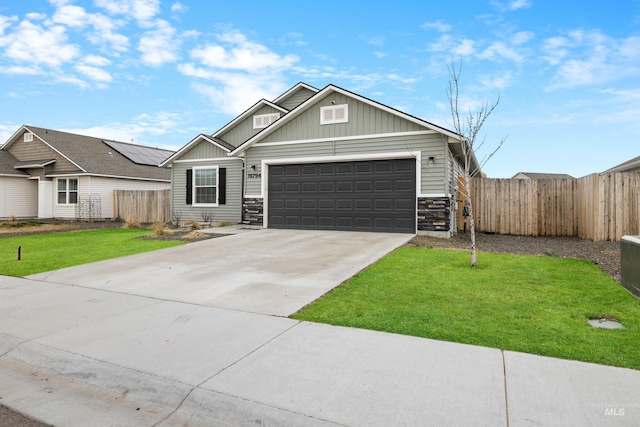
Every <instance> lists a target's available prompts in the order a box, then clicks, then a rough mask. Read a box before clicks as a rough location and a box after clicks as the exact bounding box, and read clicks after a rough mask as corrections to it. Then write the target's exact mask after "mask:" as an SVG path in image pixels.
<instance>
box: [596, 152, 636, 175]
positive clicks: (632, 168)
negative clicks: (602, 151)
mask: <svg viewBox="0 0 640 427" xmlns="http://www.w3.org/2000/svg"><path fill="white" fill-rule="evenodd" d="M604 172H605V173H614V172H640V156H639V157H634V158H633V159H631V160H627V161H626V162H622V163H620V164H619V165H617V166H614V167H612V168H611V169H607V170H606V171H604Z"/></svg>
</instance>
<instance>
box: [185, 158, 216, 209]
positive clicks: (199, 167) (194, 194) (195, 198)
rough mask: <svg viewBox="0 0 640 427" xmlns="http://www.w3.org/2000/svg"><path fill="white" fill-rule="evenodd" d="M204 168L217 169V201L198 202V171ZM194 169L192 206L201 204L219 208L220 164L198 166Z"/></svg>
mask: <svg viewBox="0 0 640 427" xmlns="http://www.w3.org/2000/svg"><path fill="white" fill-rule="evenodd" d="M203 169H205V170H206V169H215V170H216V202H215V203H198V198H197V197H196V188H197V187H196V171H197V170H203ZM192 170H193V178H192V180H193V181H192V183H191V200H192V206H200V207H207V208H217V207H218V205H219V202H218V201H219V200H220V199H219V198H220V166H218V165H215V166H196V167H194V168H192Z"/></svg>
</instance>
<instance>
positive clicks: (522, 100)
mask: <svg viewBox="0 0 640 427" xmlns="http://www.w3.org/2000/svg"><path fill="white" fill-rule="evenodd" d="M301 3H303V4H301ZM452 58H453V59H455V60H456V61H460V62H461V64H462V74H461V86H460V92H461V95H462V101H463V105H464V108H465V110H466V109H467V108H469V109H471V110H472V111H474V110H475V109H476V108H477V107H478V106H479V105H480V104H481V103H482V102H483V101H494V100H496V99H497V97H498V96H499V97H500V103H499V105H498V107H497V109H496V110H495V112H494V114H493V115H492V116H491V117H490V119H489V121H488V122H487V124H486V125H485V127H484V129H483V131H484V132H483V135H482V136H486V141H485V144H484V146H483V147H482V149H480V150H479V152H478V157H479V158H480V159H482V158H483V157H484V156H485V155H486V154H487V153H488V152H490V151H491V150H492V149H493V148H495V147H496V145H497V143H498V141H499V140H500V139H501V138H503V137H505V136H507V141H506V143H505V145H504V146H503V148H501V149H500V150H499V151H498V152H497V153H496V155H495V156H494V157H493V158H491V159H490V161H489V162H487V164H486V165H485V167H484V172H485V173H486V174H487V175H488V176H490V177H497V178H508V177H511V176H513V175H514V174H516V173H517V172H521V171H528V172H550V173H569V174H571V175H573V176H576V177H580V176H584V175H588V174H590V173H594V172H601V171H604V170H606V169H608V168H610V167H613V166H615V165H617V164H619V163H622V162H624V161H626V160H629V159H631V158H633V157H636V156H640V136H639V135H640V0H614V1H611V2H603V1H596V2H585V1H584V0H581V1H573V0H553V1H550V0H546V1H542V0H466V1H460V0H459V1H455V2H443V1H427V0H425V1H418V2H416V1H404V0H396V1H394V2H388V1H385V2H382V1H375V0H372V1H366V2H365V1H362V2H360V1H344V0H342V1H334V0H324V1H319V2H301V1H299V0H298V1H288V0H281V1H277V2H264V1H255V2H254V1H238V2H232V1H226V2H222V1H211V0H207V1H204V0H198V1H196V0H180V1H164V0H49V1H46V0H21V1H11V2H8V1H5V2H2V3H0V100H1V105H2V108H1V109H0V143H1V142H4V141H6V140H7V139H8V138H9V137H10V136H11V135H12V134H13V133H14V132H15V131H16V130H17V129H18V128H19V126H20V125H22V124H32V125H35V126H40V127H47V128H52V129H57V130H65V131H71V132H77V133H81V134H87V135H93V136H98V137H102V138H109V139H116V140H120V141H125V142H131V141H134V142H135V143H139V144H144V145H152V146H158V147H163V148H170V149H178V148H180V147H181V146H183V145H184V144H186V143H187V142H189V141H190V140H191V139H192V138H193V137H195V136H196V135H198V134H200V133H212V132H214V131H216V130H217V129H219V128H220V127H222V126H223V125H225V124H226V123H227V122H228V121H230V120H231V119H232V118H233V117H234V116H235V115H236V114H238V113H240V112H242V111H243V110H245V109H246V108H248V107H250V106H251V105H252V104H253V103H255V102H256V101H257V100H259V99H260V98H266V99H274V98H275V97H277V96H278V95H280V94H281V93H282V92H284V91H285V90H286V89H288V88H289V87H291V86H293V85H294V84H296V83H297V82H300V81H303V82H305V83H308V84H310V85H313V86H315V87H317V88H322V87H324V86H326V85H327V84H335V85H337V86H340V87H343V88H345V89H348V90H351V91H354V92H356V93H359V94H361V95H364V96H366V97H368V98H371V99H374V100H376V101H378V102H381V103H383V104H386V105H389V106H391V107H394V108H398V109H400V110H402V111H405V112H407V113H409V114H412V115H414V116H417V117H420V118H422V119H425V120H428V121H430V122H433V123H435V124H438V125H440V126H445V127H448V128H451V119H450V113H449V104H448V100H447V94H446V87H447V84H448V82H449V80H450V77H449V74H448V65H449V63H450V61H451V59H452Z"/></svg>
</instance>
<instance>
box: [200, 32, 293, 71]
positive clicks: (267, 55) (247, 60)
mask: <svg viewBox="0 0 640 427" xmlns="http://www.w3.org/2000/svg"><path fill="white" fill-rule="evenodd" d="M218 40H220V41H221V42H222V43H221V44H208V45H206V46H203V47H199V48H195V49H193V50H191V52H190V55H191V57H192V58H193V59H196V60H198V61H200V63H202V64H203V65H205V66H208V67H213V68H221V69H232V70H242V71H246V72H249V73H266V72H268V71H278V70H285V69H288V68H290V67H291V66H292V65H293V64H294V63H295V62H297V61H298V57H297V56H295V55H286V56H280V55H278V54H277V53H275V52H273V51H271V50H270V49H269V48H268V47H266V46H264V45H261V44H258V43H254V42H251V41H249V40H248V39H247V38H246V37H245V36H244V35H243V34H241V33H240V32H238V31H229V32H225V33H222V34H220V35H218Z"/></svg>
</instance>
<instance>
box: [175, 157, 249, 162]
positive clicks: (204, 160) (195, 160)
mask: <svg viewBox="0 0 640 427" xmlns="http://www.w3.org/2000/svg"><path fill="white" fill-rule="evenodd" d="M233 160H237V161H239V162H243V161H244V160H243V159H240V158H236V157H212V158H209V159H185V160H174V162H173V163H207V162H228V161H233Z"/></svg>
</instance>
